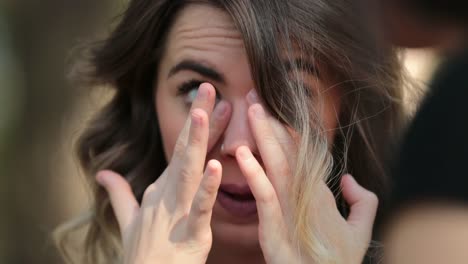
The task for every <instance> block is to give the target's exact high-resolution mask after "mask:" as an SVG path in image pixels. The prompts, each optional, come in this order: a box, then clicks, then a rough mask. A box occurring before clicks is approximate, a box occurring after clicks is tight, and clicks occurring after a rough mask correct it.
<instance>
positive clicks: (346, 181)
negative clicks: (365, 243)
mask: <svg viewBox="0 0 468 264" xmlns="http://www.w3.org/2000/svg"><path fill="white" fill-rule="evenodd" d="M341 188H342V190H343V197H344V199H345V200H346V202H347V203H348V205H349V207H350V214H349V216H348V220H347V222H348V224H349V225H351V226H353V227H354V228H355V229H356V231H357V232H359V233H361V234H366V236H367V237H368V238H369V239H370V238H371V236H372V225H373V224H374V220H375V214H376V212H377V205H378V203H379V201H378V198H377V196H376V195H375V194H374V193H373V192H371V191H368V190H367V189H365V188H364V187H362V186H361V185H359V183H357V182H356V180H355V179H354V178H353V177H352V176H351V175H349V174H346V175H344V176H343V177H342V180H341Z"/></svg>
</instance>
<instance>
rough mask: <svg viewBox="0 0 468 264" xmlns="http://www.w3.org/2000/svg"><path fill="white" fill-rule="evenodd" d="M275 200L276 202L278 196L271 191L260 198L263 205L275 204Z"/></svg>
mask: <svg viewBox="0 0 468 264" xmlns="http://www.w3.org/2000/svg"><path fill="white" fill-rule="evenodd" d="M275 200H276V194H275V193H274V192H273V191H271V190H270V191H267V192H265V194H264V195H262V197H260V202H261V203H263V204H267V205H270V204H273V203H274V202H275Z"/></svg>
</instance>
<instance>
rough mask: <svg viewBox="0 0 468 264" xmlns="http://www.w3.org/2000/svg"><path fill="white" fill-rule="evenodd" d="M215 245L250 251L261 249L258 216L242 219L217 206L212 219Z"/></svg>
mask: <svg viewBox="0 0 468 264" xmlns="http://www.w3.org/2000/svg"><path fill="white" fill-rule="evenodd" d="M211 229H212V233H213V245H216V244H218V243H219V244H218V245H226V246H234V247H236V248H239V249H240V248H245V249H246V250H248V251H252V249H257V248H258V249H259V248H260V245H259V241H258V216H257V214H254V215H250V216H246V217H243V218H240V217H238V216H235V215H234V216H233V215H230V214H229V213H228V212H226V211H225V210H223V208H221V207H219V206H217V205H215V208H214V210H213V217H212V219H211Z"/></svg>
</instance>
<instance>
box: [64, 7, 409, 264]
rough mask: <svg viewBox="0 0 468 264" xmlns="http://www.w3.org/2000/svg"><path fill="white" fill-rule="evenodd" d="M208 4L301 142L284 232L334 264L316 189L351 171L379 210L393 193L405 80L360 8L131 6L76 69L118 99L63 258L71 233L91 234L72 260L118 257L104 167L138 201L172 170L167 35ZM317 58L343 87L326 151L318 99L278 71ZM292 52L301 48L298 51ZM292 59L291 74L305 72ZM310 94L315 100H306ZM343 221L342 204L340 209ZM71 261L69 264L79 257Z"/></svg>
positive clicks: (98, 127) (100, 117)
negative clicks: (189, 11)
mask: <svg viewBox="0 0 468 264" xmlns="http://www.w3.org/2000/svg"><path fill="white" fill-rule="evenodd" d="M195 2H198V3H203V4H208V5H212V6H215V7H218V8H220V9H221V10H223V11H225V12H226V13H228V14H229V15H230V16H231V17H232V20H233V22H234V23H235V25H236V26H237V28H238V30H239V31H240V33H241V35H242V36H243V40H244V45H245V49H246V52H247V56H248V59H249V64H250V68H251V72H252V76H253V79H254V82H255V88H256V89H257V91H258V93H259V95H260V97H261V98H262V100H263V102H264V104H265V106H266V107H267V108H268V110H269V111H270V112H271V113H272V114H273V115H274V116H276V117H277V118H278V119H279V120H280V121H281V122H283V123H284V124H286V125H288V126H290V127H292V128H294V130H295V131H297V133H298V134H299V135H300V141H301V142H300V145H299V146H301V147H300V148H299V150H298V160H297V167H296V170H295V177H294V178H293V184H292V188H293V190H294V191H293V192H291V207H292V212H293V217H292V220H293V223H292V224H291V227H290V228H291V231H292V232H291V234H292V236H293V239H295V241H297V243H298V245H299V246H300V247H301V248H302V249H304V250H305V252H307V253H308V254H310V255H311V256H312V257H313V258H314V259H315V260H316V261H317V262H318V263H329V262H333V259H332V256H333V247H332V246H331V245H326V243H325V242H324V241H320V237H319V236H317V234H316V232H315V230H314V227H313V226H312V225H311V223H310V222H309V221H308V220H307V219H310V218H309V217H310V214H311V212H310V210H309V208H311V207H310V206H311V203H312V201H313V187H314V186H315V185H316V182H317V181H318V180H321V179H325V180H327V181H328V182H329V184H330V186H331V187H332V189H334V190H335V191H336V194H337V202H338V204H339V205H342V203H343V202H342V199H341V197H340V195H339V190H336V188H335V183H336V181H337V180H338V179H339V175H340V174H341V173H342V172H344V171H346V172H350V173H352V174H353V175H354V177H355V178H356V180H357V181H358V182H359V183H360V184H361V185H363V186H364V187H365V188H367V189H369V190H371V191H373V192H374V193H376V194H377V196H378V197H379V199H380V201H381V203H382V202H384V201H385V197H386V194H387V192H388V186H389V179H388V178H387V174H386V166H385V164H387V161H388V160H387V158H388V157H389V155H391V154H392V153H393V151H394V146H395V143H396V141H397V139H398V137H399V134H400V132H401V130H402V127H403V124H404V121H405V116H404V111H403V105H402V99H403V92H402V90H403V85H402V75H401V69H400V65H399V62H398V59H397V57H396V54H395V51H394V50H392V49H391V48H390V47H387V46H384V45H382V43H379V41H378V39H377V38H376V36H375V34H374V32H373V31H372V28H371V27H369V25H368V23H367V21H365V20H363V19H362V20H359V19H357V17H362V16H363V14H361V13H362V10H361V9H360V7H359V6H358V5H357V4H356V2H355V1H348V0H337V1H325V0H288V1H284V0H255V1H251V0H201V1H194V0H192V1H191V0H132V1H130V2H129V5H128V8H127V10H126V11H125V12H124V13H123V16H122V18H121V21H120V23H119V24H118V25H117V27H116V28H115V29H114V30H113V32H112V33H111V34H110V36H109V37H108V38H107V39H105V40H104V41H102V42H99V43H95V44H93V45H90V46H89V47H88V49H87V52H86V53H85V55H84V56H83V57H82V59H84V60H82V61H84V63H80V64H78V65H79V66H78V68H76V72H75V73H76V74H77V76H78V78H79V79H80V80H82V81H85V83H86V84H87V85H89V86H92V87H94V86H96V85H102V84H104V85H107V86H110V87H111V89H112V90H113V91H114V94H113V97H112V99H111V100H110V102H108V103H107V105H105V106H104V107H103V108H102V109H101V110H99V112H97V113H96V115H95V117H94V118H93V119H92V120H91V121H90V122H89V124H88V126H87V128H86V130H85V131H84V133H83V134H82V135H81V137H80V139H79V141H78V142H77V154H78V158H79V160H80V162H81V166H82V168H83V171H84V174H85V175H86V180H87V181H88V183H89V184H90V186H91V189H92V193H93V195H94V199H93V201H94V206H93V207H92V208H91V210H90V211H89V212H88V213H87V214H86V215H84V216H82V217H80V218H79V219H76V220H75V221H72V222H70V224H68V225H66V226H64V228H61V229H60V231H59V232H58V234H59V236H58V237H59V239H58V240H57V241H58V244H59V248H61V249H62V251H63V252H64V254H65V256H68V259H69V261H70V262H72V258H73V257H70V256H71V255H70V251H69V250H67V244H68V241H69V239H70V237H71V234H73V230H79V228H80V227H86V230H87V231H86V232H87V233H86V237H85V241H84V247H83V248H82V251H81V253H82V256H83V257H84V258H83V259H79V260H78V261H77V262H79V263H83V262H84V263H98V262H106V263H110V262H112V263H114V261H116V260H118V259H119V257H120V254H121V252H120V241H119V239H118V238H119V233H118V232H119V231H118V226H117V223H116V219H115V216H114V214H113V211H112V207H111V205H110V202H109V198H108V196H107V194H106V191H105V190H104V189H103V188H101V187H99V186H97V185H96V184H95V178H94V176H95V174H96V173H97V172H98V171H99V170H103V169H110V170H113V171H116V172H118V173H119V174H121V175H123V176H124V177H125V178H126V179H127V180H128V182H129V183H130V185H131V186H132V189H133V191H134V193H135V195H136V197H137V198H138V199H140V200H141V198H142V195H143V192H144V190H145V189H146V187H147V186H148V185H149V184H151V183H152V182H154V181H155V180H156V179H157V177H158V176H159V175H160V174H161V173H162V172H163V170H164V169H165V167H166V166H167V161H166V160H165V157H164V152H163V147H162V143H161V136H160V132H159V124H158V120H157V115H156V113H155V105H154V104H155V102H154V100H153V98H155V97H154V95H155V91H154V87H155V83H154V82H155V75H156V73H157V71H158V66H159V61H160V58H161V55H162V54H163V52H164V49H165V39H166V36H167V33H168V31H169V30H170V28H171V25H172V24H173V23H174V20H175V19H176V18H177V14H178V12H179V11H180V10H181V9H182V8H184V7H185V6H186V5H188V4H191V3H195ZM285 51H286V54H292V53H295V54H297V53H299V54H300V55H301V56H303V57H305V58H309V59H310V58H312V59H313V61H314V63H315V64H316V65H317V66H316V67H317V69H314V70H318V74H319V76H320V78H326V79H327V80H329V81H330V83H332V84H333V87H337V88H339V89H340V90H341V91H342V92H341V100H340V101H341V111H340V113H339V127H338V128H337V131H336V134H335V139H334V144H333V147H332V148H329V147H328V143H327V139H326V137H325V136H324V134H325V133H323V132H324V131H323V126H322V125H321V124H322V123H321V118H320V116H321V114H320V113H321V107H320V102H319V101H317V100H316V99H311V95H310V91H307V90H306V89H304V87H302V86H301V85H299V84H298V80H297V79H298V78H299V77H297V76H298V75H297V76H295V75H294V74H293V76H291V73H290V72H289V71H288V69H287V67H286V66H285V65H284V64H283V60H284V54H285ZM298 51H299V52H298ZM299 63H300V61H299V62H298V60H295V59H294V60H293V59H291V62H290V64H291V65H293V69H303V68H304V67H303V66H304V65H298V64H299ZM312 97H313V96H312ZM340 208H341V209H342V211H343V214H346V207H345V206H340ZM74 260H75V261H76V259H74Z"/></svg>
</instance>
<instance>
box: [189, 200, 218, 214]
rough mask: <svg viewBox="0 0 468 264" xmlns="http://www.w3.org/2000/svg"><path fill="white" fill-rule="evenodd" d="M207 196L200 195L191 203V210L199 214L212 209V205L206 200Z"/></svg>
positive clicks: (207, 212)
mask: <svg viewBox="0 0 468 264" xmlns="http://www.w3.org/2000/svg"><path fill="white" fill-rule="evenodd" d="M207 198H208V197H200V198H199V199H196V200H195V201H194V203H193V204H192V211H195V212H196V213H197V214H199V215H205V214H209V213H211V211H212V209H213V208H212V206H211V205H210V204H209V203H208V202H207Z"/></svg>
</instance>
